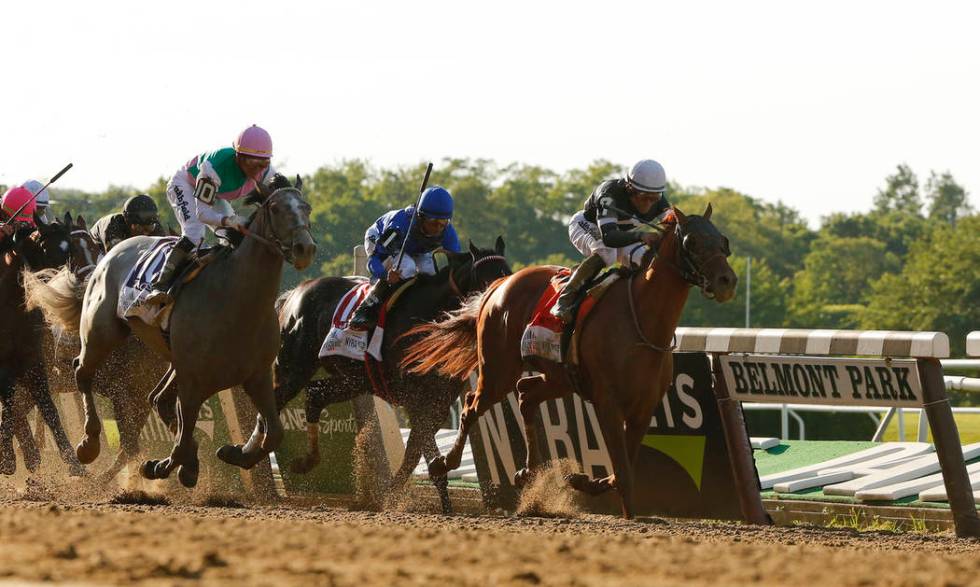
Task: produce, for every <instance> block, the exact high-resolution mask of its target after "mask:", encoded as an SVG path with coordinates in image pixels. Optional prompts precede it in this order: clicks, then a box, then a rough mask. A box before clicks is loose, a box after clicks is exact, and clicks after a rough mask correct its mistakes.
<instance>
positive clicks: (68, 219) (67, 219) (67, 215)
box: [63, 212, 71, 228]
mask: <svg viewBox="0 0 980 587" xmlns="http://www.w3.org/2000/svg"><path fill="white" fill-rule="evenodd" d="M63 222H64V223H65V226H67V227H68V228H71V212H65V219H64V220H63Z"/></svg>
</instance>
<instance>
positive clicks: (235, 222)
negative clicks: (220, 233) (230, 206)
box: [221, 214, 247, 233]
mask: <svg viewBox="0 0 980 587" xmlns="http://www.w3.org/2000/svg"><path fill="white" fill-rule="evenodd" d="M246 220H247V219H246V218H244V217H242V216H239V215H238V214H230V215H228V216H225V217H224V218H222V219H221V226H223V227H225V228H232V229H234V230H237V231H238V232H241V233H244V232H245V231H246V228H245V223H246Z"/></svg>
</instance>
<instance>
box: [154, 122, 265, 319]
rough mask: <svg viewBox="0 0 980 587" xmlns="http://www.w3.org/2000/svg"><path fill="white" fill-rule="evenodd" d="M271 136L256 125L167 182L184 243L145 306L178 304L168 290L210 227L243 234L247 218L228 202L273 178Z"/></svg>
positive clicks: (170, 258) (173, 254) (173, 253)
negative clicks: (230, 143)
mask: <svg viewBox="0 0 980 587" xmlns="http://www.w3.org/2000/svg"><path fill="white" fill-rule="evenodd" d="M271 160H272V137H270V136H269V133H268V132H266V131H265V130H264V129H262V128H259V127H258V126H255V125H254V124H253V125H252V126H250V127H248V128H246V129H245V130H243V131H242V132H241V134H239V135H238V138H237V139H235V142H234V144H233V146H231V147H222V148H220V149H217V150H214V151H210V152H207V153H202V154H200V155H198V156H196V157H194V158H193V159H191V160H190V161H188V162H187V164H185V165H184V166H183V167H181V168H180V169H179V170H178V171H177V173H176V174H174V176H173V178H171V180H170V182H169V183H167V201H168V202H169V203H170V205H171V206H172V207H173V209H174V214H176V216H177V222H178V223H180V230H181V234H180V240H178V241H177V244H176V246H174V248H173V249H171V250H170V252H169V253H168V254H167V260H166V262H165V263H164V266H163V270H162V271H161V272H160V274H159V275H158V276H157V278H156V280H155V281H154V282H153V289H152V291H151V292H150V294H149V296H148V297H147V298H146V303H150V304H167V303H170V302H172V301H173V299H172V298H171V296H170V294H169V293H168V291H167V290H169V289H170V286H171V284H172V282H173V280H174V277H175V276H176V275H177V273H178V272H179V271H180V269H181V267H183V265H184V262H185V261H186V260H187V258H188V256H190V253H191V251H193V250H194V249H195V248H196V247H199V246H200V245H201V243H202V242H203V241H204V233H205V228H204V227H205V226H210V227H211V229H212V230H213V229H215V228H218V227H225V228H234V229H236V230H238V231H242V229H243V228H244V224H245V219H244V218H243V217H241V216H238V215H237V214H235V210H234V209H233V208H232V207H231V204H229V203H228V202H229V201H230V200H237V199H238V198H241V197H244V196H246V195H248V194H249V193H250V192H251V191H252V190H254V189H255V187H256V183H257V182H264V181H265V180H266V179H268V178H270V177H272V176H273V175H274V173H275V172H274V171H273V169H272V166H271V165H270V162H271Z"/></svg>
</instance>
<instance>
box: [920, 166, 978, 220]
mask: <svg viewBox="0 0 980 587" xmlns="http://www.w3.org/2000/svg"><path fill="white" fill-rule="evenodd" d="M926 198H927V199H928V200H929V218H933V219H936V220H941V221H943V222H945V223H947V224H949V225H950V226H956V221H957V220H958V219H959V218H962V217H963V216H967V215H969V214H970V213H971V212H972V210H973V209H972V207H971V206H970V202H969V201H968V200H967V194H966V190H965V189H963V186H961V185H960V184H958V183H956V180H955V179H953V176H952V174H950V172H948V171H946V172H944V173H942V174H938V173H936V172H935V171H933V172H931V173H930V174H929V180H928V181H926Z"/></svg>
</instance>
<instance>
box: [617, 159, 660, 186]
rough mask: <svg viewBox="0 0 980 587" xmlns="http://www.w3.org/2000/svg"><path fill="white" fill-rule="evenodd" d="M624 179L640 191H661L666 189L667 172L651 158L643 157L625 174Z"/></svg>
mask: <svg viewBox="0 0 980 587" xmlns="http://www.w3.org/2000/svg"><path fill="white" fill-rule="evenodd" d="M626 181H627V182H629V184H630V185H631V186H633V188H634V189H636V190H639V191H641V192H659V193H663V192H665V191H666V190H667V172H665V171H664V166H663V165H661V164H659V163H657V162H656V161H654V160H653V159H643V160H642V161H640V162H638V163H637V164H636V165H634V166H633V168H632V169H630V170H629V173H627V174H626Z"/></svg>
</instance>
